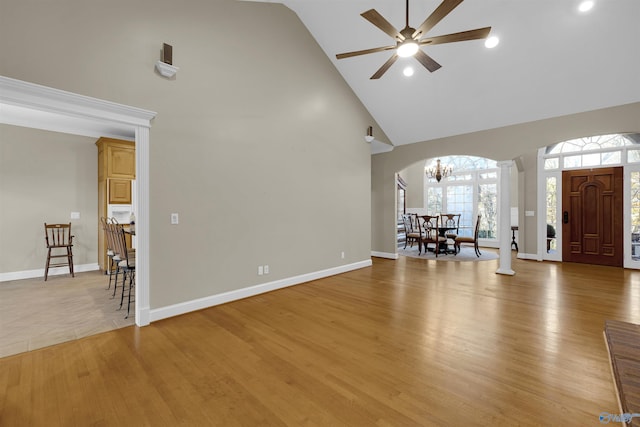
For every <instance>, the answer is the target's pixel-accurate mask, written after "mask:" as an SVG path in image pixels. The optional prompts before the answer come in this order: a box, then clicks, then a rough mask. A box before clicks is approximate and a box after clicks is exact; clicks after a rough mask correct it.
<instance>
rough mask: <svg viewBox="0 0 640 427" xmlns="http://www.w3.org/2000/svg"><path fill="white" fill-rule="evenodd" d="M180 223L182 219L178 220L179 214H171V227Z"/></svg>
mask: <svg viewBox="0 0 640 427" xmlns="http://www.w3.org/2000/svg"><path fill="white" fill-rule="evenodd" d="M179 222H180V219H179V218H178V214H177V213H172V214H171V225H176V224H178V223H179Z"/></svg>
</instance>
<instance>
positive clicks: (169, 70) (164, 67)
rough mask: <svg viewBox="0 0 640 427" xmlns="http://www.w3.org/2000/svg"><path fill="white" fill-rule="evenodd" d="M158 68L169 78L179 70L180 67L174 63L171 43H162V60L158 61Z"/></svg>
mask: <svg viewBox="0 0 640 427" xmlns="http://www.w3.org/2000/svg"><path fill="white" fill-rule="evenodd" d="M156 69H157V70H158V72H159V73H160V74H161V75H163V76H164V77H167V78H172V77H173V76H175V75H176V73H177V72H178V70H179V68H178V67H176V66H174V65H173V46H171V45H170V44H166V43H163V44H162V51H160V61H158V62H156Z"/></svg>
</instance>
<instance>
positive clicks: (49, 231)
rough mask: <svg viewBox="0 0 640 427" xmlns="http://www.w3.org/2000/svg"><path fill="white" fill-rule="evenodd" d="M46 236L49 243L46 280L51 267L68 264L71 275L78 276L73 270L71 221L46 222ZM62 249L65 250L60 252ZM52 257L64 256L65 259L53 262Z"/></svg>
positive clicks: (45, 269) (45, 272)
mask: <svg viewBox="0 0 640 427" xmlns="http://www.w3.org/2000/svg"><path fill="white" fill-rule="evenodd" d="M44 238H45V242H46V244H47V262H46V264H45V267H44V281H45V282H46V281H47V277H48V276H49V267H61V266H65V265H68V266H69V273H71V277H76V276H75V274H74V272H73V250H72V248H73V236H72V235H71V223H68V224H47V223H46V222H45V223H44ZM60 251H64V252H63V253H60ZM52 258H64V261H58V262H54V263H51V259H52Z"/></svg>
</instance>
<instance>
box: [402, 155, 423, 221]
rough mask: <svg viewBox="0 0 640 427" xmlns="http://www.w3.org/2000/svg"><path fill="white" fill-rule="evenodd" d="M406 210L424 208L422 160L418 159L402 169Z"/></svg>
mask: <svg viewBox="0 0 640 427" xmlns="http://www.w3.org/2000/svg"><path fill="white" fill-rule="evenodd" d="M405 176H406V179H405V181H406V183H407V192H406V201H407V209H408V210H416V209H424V207H425V203H424V161H420V162H417V163H414V164H412V165H410V166H408V167H407V168H406V169H404V174H403V177H405Z"/></svg>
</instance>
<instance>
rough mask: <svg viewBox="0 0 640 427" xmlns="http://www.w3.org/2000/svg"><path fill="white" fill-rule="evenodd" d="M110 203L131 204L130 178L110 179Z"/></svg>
mask: <svg viewBox="0 0 640 427" xmlns="http://www.w3.org/2000/svg"><path fill="white" fill-rule="evenodd" d="M109 204H112V205H113V204H124V205H130V204H131V181H130V180H128V179H110V180H109Z"/></svg>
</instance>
